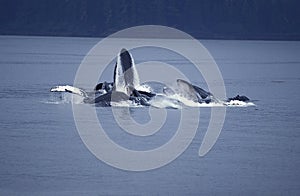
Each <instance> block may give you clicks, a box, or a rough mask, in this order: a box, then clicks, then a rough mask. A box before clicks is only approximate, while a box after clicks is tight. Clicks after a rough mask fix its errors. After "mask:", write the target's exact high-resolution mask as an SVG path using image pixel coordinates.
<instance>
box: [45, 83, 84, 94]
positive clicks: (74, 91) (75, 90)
mask: <svg viewBox="0 0 300 196" xmlns="http://www.w3.org/2000/svg"><path fill="white" fill-rule="evenodd" d="M50 91H51V92H68V93H72V94H76V95H80V96H82V97H88V95H87V93H86V92H85V91H84V90H82V89H80V88H77V87H74V86H69V85H64V86H55V87H53V88H51V89H50Z"/></svg>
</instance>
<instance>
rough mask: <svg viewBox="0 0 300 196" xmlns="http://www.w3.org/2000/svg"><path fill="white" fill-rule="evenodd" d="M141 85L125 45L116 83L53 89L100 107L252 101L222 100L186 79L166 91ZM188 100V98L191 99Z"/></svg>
mask: <svg viewBox="0 0 300 196" xmlns="http://www.w3.org/2000/svg"><path fill="white" fill-rule="evenodd" d="M139 87H140V80H139V75H138V73H137V70H136V67H135V63H134V59H133V57H132V56H131V54H130V53H129V52H128V51H127V50H126V49H124V48H123V49H122V50H121V51H120V52H119V53H118V56H117V61H116V63H115V66H114V70H113V81H112V82H106V81H104V82H101V83H98V84H97V85H95V87H94V89H93V91H92V92H86V91H85V90H83V89H80V88H77V87H73V86H69V85H66V86H56V87H53V88H51V89H50V91H52V92H68V93H72V94H77V95H79V96H81V97H83V102H84V103H88V104H95V105H97V106H111V105H112V103H118V102H122V101H129V102H130V103H134V104H136V105H144V106H150V105H151V106H154V107H172V108H179V107H181V105H182V104H184V105H187V106H197V105H195V104H191V103H196V104H198V103H199V104H202V103H204V104H205V103H206V104H208V103H217V104H218V105H220V104H221V105H224V106H227V105H230V102H231V101H242V102H249V101H250V99H249V98H248V97H246V96H244V95H237V96H235V97H232V98H228V99H226V100H219V99H217V98H216V97H215V96H214V95H213V94H212V93H211V92H209V91H206V90H204V89H203V88H200V87H198V86H196V85H193V84H191V83H189V82H187V81H185V80H183V79H177V80H176V88H175V90H172V89H171V88H168V87H164V88H163V94H157V93H153V92H151V91H143V90H140V89H139ZM181 98H184V99H181ZM185 100H188V102H186V101H185ZM190 101H192V102H190ZM161 103H163V104H161ZM161 105H164V106H161Z"/></svg>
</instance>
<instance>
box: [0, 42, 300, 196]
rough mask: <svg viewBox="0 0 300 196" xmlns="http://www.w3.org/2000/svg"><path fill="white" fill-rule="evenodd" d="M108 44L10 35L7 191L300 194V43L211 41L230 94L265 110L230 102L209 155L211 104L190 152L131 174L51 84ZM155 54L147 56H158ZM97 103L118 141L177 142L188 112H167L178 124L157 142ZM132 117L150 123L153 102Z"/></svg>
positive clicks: (3, 56)
mask: <svg viewBox="0 0 300 196" xmlns="http://www.w3.org/2000/svg"><path fill="white" fill-rule="evenodd" d="M98 41H99V39H88V38H51V37H10V36H2V37H0V68H1V72H0V110H1V113H0V194H1V195H54V194H59V195H144V194H148V195H157V194H161V195H167V194H170V195H208V194H213V195H254V194H255V195H299V194H300V169H299V165H300V111H299V110H300V106H299V96H300V92H299V87H300V75H299V74H300V56H299V51H300V42H275V41H214V40H207V41H202V43H203V44H204V45H205V46H206V47H207V49H208V50H209V51H210V52H211V54H212V55H213V57H214V58H215V60H216V62H217V63H218V65H219V68H220V70H221V72H222V75H223V78H224V81H225V84H226V90H227V95H228V96H235V95H236V94H245V95H247V96H249V97H250V98H251V99H252V100H255V104H256V107H246V108H241V107H236V108H228V109H227V114H226V120H225V125H224V127H223V130H222V132H221V135H220V137H219V139H218V141H217V143H216V144H215V146H214V147H213V148H212V150H211V151H210V152H209V153H208V154H207V155H206V156H204V157H199V156H198V149H199V146H200V144H201V142H202V140H203V136H204V134H205V131H206V129H207V125H208V120H209V115H210V109H209V108H201V119H200V125H199V128H198V131H197V134H196V137H195V138H194V139H193V142H192V143H191V145H190V146H189V147H188V149H187V150H186V151H185V152H184V153H183V154H182V155H181V156H179V157H178V158H177V159H176V160H175V161H173V162H171V163H170V164H168V165H166V166H164V167H162V168H159V169H155V170H151V171H147V172H129V171H123V170H119V169H115V168H113V167H111V166H108V165H106V164H105V163H103V162H101V161H100V160H98V159H97V158H96V157H95V156H94V155H93V154H91V153H90V152H89V151H88V149H87V148H86V147H85V145H84V144H83V142H82V141H81V139H80V137H79V134H78V133H77V130H76V127H75V122H74V118H73V113H72V105H71V103H68V102H64V103H59V104H51V103H49V100H50V101H51V100H53V96H54V95H53V94H51V93H50V92H49V89H50V88H51V87H52V86H55V85H59V84H72V83H73V81H74V77H75V74H76V70H77V68H78V66H79V64H80V62H81V61H82V59H83V58H84V56H85V54H86V53H87V52H88V51H89V50H90V49H91V48H92V47H93V45H94V44H96V43H97V42H98ZM152 52H153V53H150V54H149V53H147V55H149V56H151V57H152V59H153V58H155V55H156V54H157V53H156V52H155V51H152ZM133 55H134V56H135V58H136V61H137V62H138V61H145V60H147V55H145V54H143V53H141V52H138V51H136V52H134V51H133ZM168 60H169V61H170V62H173V63H174V64H175V66H177V67H178V68H179V69H182V70H184V71H185V72H191V73H190V75H191V80H192V81H193V82H194V83H196V84H201V83H202V82H203V81H201V79H200V78H201V77H199V78H198V76H197V75H195V74H194V73H193V71H192V69H190V68H189V66H183V65H181V62H178V61H177V60H176V59H168ZM108 73H109V74H111V73H110V72H108ZM108 78H111V76H109V77H108ZM96 110H97V113H98V117H102V119H101V121H104V122H105V126H107V127H106V128H107V129H106V130H109V129H111V133H109V134H110V137H111V138H113V139H114V140H116V142H118V143H119V144H121V145H124V146H127V147H128V148H139V149H149V148H150V149H151V148H152V147H153V146H155V145H157V144H158V145H162V144H163V143H164V142H166V141H168V139H169V138H170V137H172V134H173V133H174V131H173V130H174V126H176V123H177V119H178V116H179V114H180V110H167V111H168V118H169V121H168V123H166V124H165V126H164V127H163V130H162V131H160V132H159V133H158V135H156V136H157V137H155V136H154V139H155V138H156V139H155V140H151V139H150V140H141V141H138V139H136V138H132V137H131V136H130V135H128V134H125V133H124V132H122V131H121V130H120V128H118V126H116V124H115V122H114V120H113V118H111V117H110V116H111V110H110V109H109V108H96ZM131 114H132V117H133V118H134V119H136V120H137V121H138V122H141V123H145V122H147V121H148V120H149V115H148V108H133V109H132V110H131ZM158 136H159V137H158ZM136 140H137V141H136ZM144 142H145V143H144ZM151 142H153V143H151ZM154 144H155V145H154Z"/></svg>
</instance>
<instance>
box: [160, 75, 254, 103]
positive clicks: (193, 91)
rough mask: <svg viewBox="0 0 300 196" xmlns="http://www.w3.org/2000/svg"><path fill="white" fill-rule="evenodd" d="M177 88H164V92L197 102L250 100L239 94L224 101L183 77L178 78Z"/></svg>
mask: <svg viewBox="0 0 300 196" xmlns="http://www.w3.org/2000/svg"><path fill="white" fill-rule="evenodd" d="M176 82H177V89H176V92H174V91H172V90H171V89H170V88H166V87H165V88H164V89H163V92H164V93H165V94H166V95H167V96H171V95H174V94H177V95H180V96H181V97H183V98H185V99H187V100H190V101H193V102H195V103H200V104H201V103H207V104H208V103H221V104H223V105H228V102H230V101H242V102H249V101H250V99H249V98H248V97H246V96H244V95H237V96H235V97H232V98H227V99H226V100H224V101H222V100H219V99H217V98H216V97H215V96H214V95H213V94H212V93H211V92H208V91H206V90H204V89H203V88H200V87H198V86H196V85H193V84H191V83H189V82H187V81H185V80H183V79H177V81H176Z"/></svg>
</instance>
